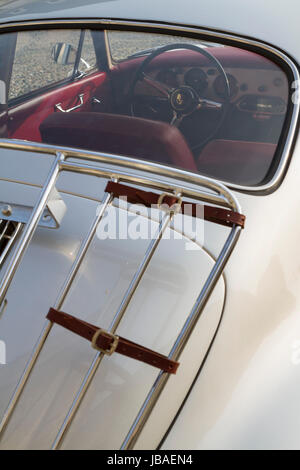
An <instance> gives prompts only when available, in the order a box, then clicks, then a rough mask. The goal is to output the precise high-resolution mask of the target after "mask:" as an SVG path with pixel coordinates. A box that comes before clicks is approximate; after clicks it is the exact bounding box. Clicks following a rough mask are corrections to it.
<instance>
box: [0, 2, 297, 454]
mask: <svg viewBox="0 0 300 470" xmlns="http://www.w3.org/2000/svg"><path fill="white" fill-rule="evenodd" d="M79 3H83V2H78V6H77V2H74V1H71V0H69V1H66V0H63V1H61V2H58V1H56V2H53V1H52V2H50V1H48V2H47V1H45V2H39V1H37V2H30V1H28V2H25V1H24V2H23V1H21V0H19V1H15V2H11V3H8V4H7V5H6V6H5V5H3V6H1V7H0V28H5V27H6V26H7V25H9V24H13V23H14V24H16V27H18V23H22V22H24V23H26V22H27V21H30V22H35V24H39V23H40V24H44V23H47V21H51V22H60V21H67V22H70V23H72V22H73V21H74V22H78V21H85V20H87V21H89V20H90V21H91V22H93V21H103V22H104V23H105V22H107V23H109V22H114V23H116V24H119V23H122V22H123V23H124V24H126V23H127V22H128V23H131V24H132V22H137V23H143V22H152V24H160V25H161V27H162V28H164V27H167V26H166V25H168V24H172V27H174V28H176V27H178V28H182V29H183V30H185V29H186V30H188V29H189V28H195V29H196V28H199V30H201V31H204V32H206V33H207V34H209V35H210V36H212V40H213V38H214V37H218V35H220V36H222V35H225V36H232V38H233V41H234V40H237V41H244V42H247V41H249V42H250V43H253V42H257V43H259V44H261V47H265V48H266V49H268V48H271V49H274V50H278V51H279V52H278V53H279V54H282V55H284V56H285V57H286V58H287V60H290V61H291V63H292V64H293V66H294V68H295V73H297V66H298V63H299V62H300V50H299V46H298V42H299V40H300V32H299V24H298V23H299V22H298V17H299V14H300V6H299V3H298V2H296V1H295V0H288V1H287V2H279V1H277V0H276V1H270V0H266V1H265V2H259V1H258V0H253V1H251V2H240V1H239V2H238V1H237V0H228V1H226V2H224V1H222V0H211V1H210V2H209V3H207V4H205V5H204V4H202V2H199V1H196V0H187V1H185V2H174V0H173V1H171V0H165V1H164V2H161V1H158V0H152V1H151V2H150V1H143V2H141V1H138V0H126V1H124V0H123V1H121V0H116V1H98V2H87V4H86V3H84V4H82V5H79ZM296 108H297V106H296ZM297 112H298V111H297V109H296V111H295V117H294V121H293V122H292V123H291V125H290V130H289V137H288V138H287V144H286V148H285V150H284V158H285V163H284V170H283V169H282V172H283V171H284V172H285V171H286V170H287V171H286V174H285V175H284V178H283V177H282V176H283V174H281V175H277V177H275V178H274V181H273V182H272V184H269V185H267V186H268V187H267V186H266V187H265V188H262V187H260V188H254V189H253V191H243V190H242V188H239V187H237V185H234V184H231V185H230V184H228V187H229V190H230V191H232V193H233V195H234V197H235V198H236V200H237V201H238V202H239V204H240V205H241V207H242V213H243V214H245V215H246V217H247V222H246V227H245V230H244V231H243V232H242V234H241V237H240V239H239V241H238V243H237V245H236V248H235V249H234V251H233V253H232V255H231V258H230V260H229V262H228V265H227V266H226V268H225V270H224V273H223V275H222V277H221V278H220V280H219V282H218V284H217V286H216V287H215V289H214V291H213V294H212V296H211V298H210V300H209V302H208V304H207V305H206V307H205V310H204V312H203V314H202V315H201V317H200V320H199V322H198V324H197V327H196V329H195V330H194V332H193V334H192V336H191V338H190V340H189V342H188V343H187V346H186V348H185V350H184V353H183V354H182V356H181V358H180V362H181V365H180V368H179V370H178V373H177V374H176V376H174V377H171V379H170V380H169V381H168V383H167V386H166V388H165V389H164V391H163V393H162V395H161V397H160V398H159V400H158V402H157V403H156V406H155V407H154V409H153V411H152V413H151V415H150V417H149V419H148V420H147V423H146V425H145V427H144V428H143V430H142V431H141V434H140V435H139V437H138V439H137V441H136V442H135V445H134V449H156V448H157V447H158V446H160V448H161V449H162V450H167V449H221V448H222V449H263V448H268V449H299V448H300V438H299V427H300V403H299V399H298V395H299V390H300V315H299V312H300V295H299V293H300V256H299V238H300V220H299V217H298V208H299V205H300V193H299V176H300V146H299V145H300V144H299V138H298V125H299V124H298V121H297V119H296V118H297ZM13 145H14V142H13V141H11V145H10V147H9V146H8V145H5V144H3V145H2V143H1V141H0V162H1V163H0V201H10V202H11V203H13V204H25V205H29V206H33V205H34V203H35V201H36V198H37V195H38V191H39V188H40V187H41V185H42V184H43V183H44V180H45V178H46V176H47V172H48V171H49V168H50V166H51V164H52V162H53V156H51V155H46V154H45V153H42V152H40V153H39V152H36V151H29V152H28V151H25V150H24V149H22V146H21V148H18V143H15V147H16V148H15V149H14V148H13ZM118 168H119V169H120V170H122V166H120V167H118ZM139 171H140V170H139V169H138V168H137V173H138V172H139ZM139 174H142V175H144V176H145V175H147V172H143V171H142V172H141V171H140V173H139ZM81 178H83V176H81V175H73V174H72V175H71V174H68V173H66V174H64V175H63V176H62V177H61V178H60V179H59V183H58V185H57V189H58V190H59V192H60V193H61V195H62V197H63V199H64V200H65V202H66V204H67V206H68V211H67V212H66V214H65V217H64V222H63V224H62V226H61V229H60V232H59V235H58V232H56V231H55V230H53V231H51V230H48V231H45V229H42V228H40V229H38V231H37V233H36V235H35V237H34V238H33V241H32V243H31V244H30V246H29V248H28V250H27V252H26V254H25V256H24V259H23V261H22V263H21V264H20V267H19V268H18V270H17V272H16V274H15V277H14V279H13V281H12V284H11V286H10V289H9V290H8V293H7V296H6V298H7V305H6V308H5V310H4V311H3V312H2V311H1V313H0V341H1V342H2V345H3V344H4V343H3V342H5V344H6V356H7V364H6V365H0V416H5V410H6V408H7V406H8V404H9V400H10V398H11V396H12V394H13V392H14V389H15V387H16V384H17V382H18V380H19V378H20V376H21V374H22V372H23V370H24V367H25V365H26V362H27V361H28V359H29V357H30V354H31V351H32V348H33V347H34V345H35V343H36V341H37V340H38V337H39V334H40V332H41V330H42V327H43V324H44V321H45V320H44V319H45V315H46V314H47V311H48V309H49V307H50V305H52V304H53V303H54V302H55V299H56V297H57V293H58V291H59V287H60V286H61V284H62V282H63V280H64V278H65V276H66V275H67V272H68V269H69V268H70V266H71V262H72V261H73V260H74V258H75V256H76V250H77V249H78V247H79V244H80V241H81V240H82V239H83V237H84V235H85V233H86V230H87V228H88V226H89V224H90V221H91V220H92V218H93V216H94V214H95V212H96V210H97V207H98V205H99V202H100V201H101V195H102V193H103V190H104V182H101V184H100V185H99V182H98V181H97V180H96V179H92V178H91V180H90V182H89V184H86V185H84V184H82V181H83V180H82V179H81ZM161 178H162V179H163V178H164V177H163V176H162V177H161ZM276 178H277V179H276ZM166 181H168V179H166ZM224 184H227V183H226V181H225V182H224ZM97 194H98V196H97ZM122 210H125V208H124V209H122ZM76 213H78V214H80V216H79V223H78V218H76V216H75V215H76ZM141 219H142V220H144V221H146V220H147V218H143V217H142V216H141ZM143 223H144V222H143ZM145 223H146V222H145ZM152 223H153V224H156V225H157V222H156V221H152ZM226 230H227V229H225V228H224V229H223V228H219V229H218V230H216V229H215V227H208V228H207V231H206V232H205V238H204V240H202V239H201V240H198V241H197V240H195V241H192V240H190V239H189V233H187V232H186V233H185V234H184V235H185V236H184V238H183V239H182V240H180V241H178V240H177V241H176V242H175V241H163V242H162V243H163V246H162V247H161V249H160V251H159V253H158V254H159V256H156V257H154V258H153V260H152V264H151V266H150V267H149V271H147V274H146V276H145V278H144V279H143V281H142V284H141V289H140V290H139V291H137V295H136V296H135V297H134V299H133V301H132V304H131V306H130V309H129V312H128V314H127V316H126V317H125V320H124V322H122V323H121V325H120V330H119V331H120V333H121V335H122V336H125V337H130V338H132V339H133V340H135V341H137V342H140V343H145V344H147V346H148V347H151V348H154V349H158V350H160V351H162V352H163V353H164V354H168V351H169V349H170V347H171V345H172V338H173V337H174V335H175V334H176V331H177V330H178V328H179V327H180V325H181V323H182V321H183V318H185V317H184V316H183V312H187V311H190V309H191V308H192V306H193V303H194V301H195V298H196V297H197V295H198V293H199V290H200V288H201V286H202V284H203V282H204V281H205V279H206V276H207V275H208V273H209V270H210V269H211V267H212V266H213V259H215V258H216V257H217V256H218V253H219V250H220V247H221V244H222V243H223V242H224V236H225V231H226ZM186 243H190V247H192V245H193V244H195V245H197V243H198V244H202V243H203V248H202V249H200V250H193V249H191V250H189V251H186V250H185V248H186ZM147 244H148V242H147V241H144V240H143V241H139V242H138V243H137V242H136V241H134V240H126V241H124V240H120V241H117V240H114V241H111V240H105V241H103V240H97V243H95V245H94V246H92V248H91V252H89V253H88V255H87V259H86V262H85V264H84V266H83V269H82V270H81V271H80V276H79V277H78V279H77V280H76V283H75V287H74V288H72V289H73V290H72V295H71V297H70V300H67V301H66V305H64V310H65V309H66V311H69V312H72V313H73V314H74V315H75V314H78V316H80V314H81V316H82V313H83V311H86V315H87V316H86V317H85V318H89V320H90V321H92V322H93V321H94V323H95V322H97V321H99V322H100V319H101V325H102V326H103V327H105V328H107V327H108V325H109V323H110V321H111V315H112V312H113V311H115V310H116V309H117V308H118V305H119V303H120V301H121V299H122V295H123V294H124V292H125V290H126V288H127V286H128V283H129V282H130V279H131V278H132V276H133V274H134V271H135V269H136V267H137V266H138V263H139V261H140V259H141V257H142V256H143V252H144V250H145V249H146V247H147ZM8 263H9V259H7V261H6V263H5V265H4V266H2V267H1V271H0V274H1V276H2V273H4V272H5V268H6V267H7V265H8ZM44 271H45V275H43V274H41V273H43V272H44ZM99 279H100V280H101V282H100V283H99ZM83 292H84V295H83V294H82V293H83ZM95 292H96V294H97V295H95ZM112 292H113V296H111V295H110V294H111V293H112ZM151 295H152V297H151ZM100 311H101V315H100ZM140 311H143V317H139V312H140ZM158 312H164V314H160V315H156V316H155V313H158ZM145 325H146V328H145ZM166 325H167V326H166ZM157 332H159V334H158V333H157ZM93 357H94V352H93V350H91V349H90V348H89V347H88V346H87V345H86V342H85V341H84V340H82V339H78V338H76V339H75V337H74V336H73V335H71V334H70V333H68V332H62V330H60V329H59V328H58V327H56V326H55V327H54V329H53V331H52V332H51V335H49V338H48V340H47V343H46V344H45V347H44V349H43V351H42V353H41V356H40V358H39V360H38V363H37V365H36V367H35V369H34V372H33V374H32V375H31V377H30V379H29V381H28V383H27V385H26V387H25V389H24V392H23V394H22V396H21V397H20V400H19V401H18V403H17V406H16V408H15V409H14V412H13V414H12V416H11V419H10V421H9V422H8V424H7V426H6V428H5V430H4V432H3V436H2V438H1V440H0V448H1V449H7V448H10V449H11V448H12V449H19V448H21V449H24V448H25V449H30V448H34V449H37V448H41V449H44V448H50V447H51V446H52V445H53V442H55V439H56V438H57V432H58V430H59V429H60V427H61V425H62V423H63V421H64V419H65V417H66V415H67V412H68V410H69V409H70V406H71V404H72V401H73V399H74V396H75V394H76V393H77V391H78V389H79V388H80V385H81V383H82V380H83V378H84V376H85V374H86V372H87V370H88V369H89V367H90V365H91V364H92V361H93ZM0 359H1V356H0ZM0 362H1V361H0ZM156 376H157V372H156V371H155V370H154V369H151V368H144V367H143V366H142V365H140V364H139V363H137V362H133V361H131V360H129V359H128V360H127V359H126V360H124V359H122V358H121V359H120V358H119V357H117V356H116V357H115V356H113V357H112V358H109V359H106V358H105V360H104V361H103V363H102V364H101V367H100V369H99V371H98V372H97V373H96V375H95V377H94V379H93V382H92V384H91V386H90V388H89V389H88V391H87V394H86V395H85V398H84V400H83V401H82V404H81V406H80V408H79V410H78V412H77V413H76V415H75V417H74V420H73V421H72V424H71V425H70V429H69V430H68V432H67V433H66V435H65V436H64V439H63V442H62V443H61V445H60V447H61V448H62V449H78V448H80V449H111V448H116V449H117V448H119V447H120V446H121V445H122V442H123V440H124V438H125V437H126V435H127V432H128V431H129V429H130V426H131V425H132V422H133V420H134V418H135V416H136V414H137V413H138V411H139V408H140V406H141V404H142V403H143V400H144V398H145V396H146V395H147V393H148V391H149V388H150V387H151V385H152V383H153V381H154V380H155V377H156ZM191 386H192V387H191ZM112 410H113V411H112ZM101 423H102V424H101ZM103 423H105V425H103Z"/></svg>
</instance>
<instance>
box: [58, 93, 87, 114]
mask: <svg viewBox="0 0 300 470" xmlns="http://www.w3.org/2000/svg"><path fill="white" fill-rule="evenodd" d="M83 97H84V93H81V94H80V95H78V99H79V104H78V105H77V106H74V107H73V108H69V109H63V108H62V106H61V103H58V104H56V105H55V108H56V109H58V111H60V112H61V113H70V112H71V111H75V109H78V108H81V106H82V105H83Z"/></svg>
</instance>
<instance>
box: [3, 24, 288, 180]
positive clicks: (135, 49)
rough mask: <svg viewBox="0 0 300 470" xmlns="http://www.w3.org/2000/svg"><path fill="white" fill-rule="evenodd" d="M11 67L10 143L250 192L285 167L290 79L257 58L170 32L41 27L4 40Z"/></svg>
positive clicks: (7, 78)
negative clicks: (89, 155) (179, 172)
mask: <svg viewBox="0 0 300 470" xmlns="http://www.w3.org/2000/svg"><path fill="white" fill-rule="evenodd" d="M0 63H1V67H0V79H1V81H0V83H1V84H2V85H1V90H2V94H3V95H4V96H2V101H1V104H0V107H1V113H0V120H1V122H0V124H1V126H0V129H1V137H4V138H10V139H22V140H26V141H34V142H42V143H46V144H51V145H56V146H64V147H72V148H75V149H84V150H91V151H96V152H105V153H110V154H117V155H124V156H126V157H129V158H138V159H143V160H148V161H154V162H156V163H161V164H163V165H170V166H173V167H176V168H181V169H184V170H188V171H190V172H196V173H200V174H203V175H207V176H210V177H213V178H217V179H220V180H222V181H225V182H229V183H235V184H239V185H244V186H257V185H260V184H264V183H265V182H266V181H267V180H268V179H270V178H271V176H272V173H274V171H275V170H276V167H277V166H278V164H279V162H280V145H279V144H280V143H281V142H282V140H283V136H284V133H285V131H286V129H285V122H286V116H287V112H288V109H289V106H290V104H289V82H288V78H287V75H286V72H285V71H284V70H283V69H282V68H281V67H280V66H279V65H278V63H275V62H273V61H272V60H270V59H269V58H266V57H263V56H262V55H260V54H258V53H255V52H253V51H249V50H246V49H245V48H243V49H242V48H238V47H233V46H229V45H222V44H220V43H218V41H217V40H216V41H215V42H213V41H212V40H211V38H210V40H209V41H207V42H206V41H204V40H202V39H201V40H198V39H195V38H188V37H180V36H172V35H169V34H168V35H165V34H155V33H146V32H130V31H109V32H108V31H103V30H97V29H93V30H80V29H68V30H63V29H60V30H55V29H47V30H41V29H40V30H36V31H20V32H15V33H8V34H2V35H1V36H0ZM1 90H0V91H1Z"/></svg>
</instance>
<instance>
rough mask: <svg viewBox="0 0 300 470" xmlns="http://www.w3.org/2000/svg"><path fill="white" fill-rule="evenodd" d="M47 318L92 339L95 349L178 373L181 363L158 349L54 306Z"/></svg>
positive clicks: (170, 372) (171, 372)
mask: <svg viewBox="0 0 300 470" xmlns="http://www.w3.org/2000/svg"><path fill="white" fill-rule="evenodd" d="M47 318H48V320H49V321H51V322H52V323H57V324H58V325H60V326H63V327H64V328H66V329H67V330H70V331H72V332H73V333H75V334H77V335H79V336H82V338H85V339H87V340H89V341H91V342H92V345H93V347H94V348H95V349H98V350H100V351H101V352H104V353H105V354H112V353H113V352H117V353H119V354H123V355H124V356H128V357H131V358H132V359H136V360H138V361H141V362H145V363H146V364H150V365H151V366H153V367H157V368H158V369H161V370H163V371H165V372H168V373H169V374H176V371H177V368H178V366H179V363H178V362H175V361H171V360H170V359H168V358H167V357H166V356H163V355H162V354H160V353H158V352H156V351H152V350H151V349H148V348H145V347H144V346H141V345H139V344H136V343H133V342H132V341H129V340H128V339H125V338H122V337H121V336H116V335H113V334H111V333H109V332H108V331H105V330H102V329H101V328H98V327H97V326H94V325H91V324H90V323H87V322H85V321H83V320H79V318H76V317H73V316H72V315H69V314H68V313H64V312H60V311H59V310H55V309H54V308H50V310H49V312H48V315H47Z"/></svg>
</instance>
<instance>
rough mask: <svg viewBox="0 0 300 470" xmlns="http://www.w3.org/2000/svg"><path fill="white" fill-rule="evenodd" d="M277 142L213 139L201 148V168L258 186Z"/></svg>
mask: <svg viewBox="0 0 300 470" xmlns="http://www.w3.org/2000/svg"><path fill="white" fill-rule="evenodd" d="M275 151H276V145H275V144H269V143H264V142H244V141H239V140H213V141H211V142H209V143H208V144H207V145H206V147H205V148H204V149H203V150H202V152H201V154H200V155H199V159H198V171H199V173H203V174H205V175H208V176H211V177H213V178H217V179H221V180H224V181H229V182H232V183H237V184H241V185H255V184H258V183H260V182H261V181H262V180H263V178H264V177H265V176H266V174H267V172H268V170H269V168H270V165H271V162H272V159H273V157H274V154H275Z"/></svg>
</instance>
